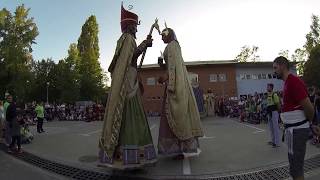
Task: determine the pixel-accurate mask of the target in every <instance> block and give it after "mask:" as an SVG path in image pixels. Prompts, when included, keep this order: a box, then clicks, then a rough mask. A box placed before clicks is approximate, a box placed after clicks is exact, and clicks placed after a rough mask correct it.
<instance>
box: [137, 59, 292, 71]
mask: <svg viewBox="0 0 320 180" xmlns="http://www.w3.org/2000/svg"><path fill="white" fill-rule="evenodd" d="M272 63H273V62H272V61H256V62H237V61H235V60H217V61H216V60H212V61H186V62H185V65H186V66H203V65H228V64H233V65H237V66H252V65H260V66H264V65H272ZM290 63H292V64H297V62H290ZM142 68H143V69H150V68H159V65H158V64H145V65H143V66H142Z"/></svg>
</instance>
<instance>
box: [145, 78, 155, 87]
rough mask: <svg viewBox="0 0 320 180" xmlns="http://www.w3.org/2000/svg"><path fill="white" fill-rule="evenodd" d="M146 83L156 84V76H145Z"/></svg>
mask: <svg viewBox="0 0 320 180" xmlns="http://www.w3.org/2000/svg"><path fill="white" fill-rule="evenodd" d="M147 85H149V86H154V85H156V78H154V77H151V78H147Z"/></svg>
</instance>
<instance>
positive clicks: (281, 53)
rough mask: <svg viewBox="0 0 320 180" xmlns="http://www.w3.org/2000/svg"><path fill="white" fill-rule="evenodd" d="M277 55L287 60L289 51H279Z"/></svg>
mask: <svg viewBox="0 0 320 180" xmlns="http://www.w3.org/2000/svg"><path fill="white" fill-rule="evenodd" d="M278 55H279V56H283V57H285V58H287V59H289V50H281V51H280V52H279V54H278Z"/></svg>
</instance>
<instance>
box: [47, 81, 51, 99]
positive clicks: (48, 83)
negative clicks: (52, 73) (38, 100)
mask: <svg viewBox="0 0 320 180" xmlns="http://www.w3.org/2000/svg"><path fill="white" fill-rule="evenodd" d="M49 85H50V82H47V104H49Z"/></svg>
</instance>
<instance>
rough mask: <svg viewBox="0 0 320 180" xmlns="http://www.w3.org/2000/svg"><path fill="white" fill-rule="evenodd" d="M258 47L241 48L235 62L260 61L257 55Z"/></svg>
mask: <svg viewBox="0 0 320 180" xmlns="http://www.w3.org/2000/svg"><path fill="white" fill-rule="evenodd" d="M258 49H259V47H257V46H252V47H249V46H243V47H242V48H241V52H240V53H239V54H238V55H237V56H236V58H235V60H236V61H238V62H247V61H253V62H256V61H258V60H259V59H260V57H259V56H258V55H257V51H258Z"/></svg>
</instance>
